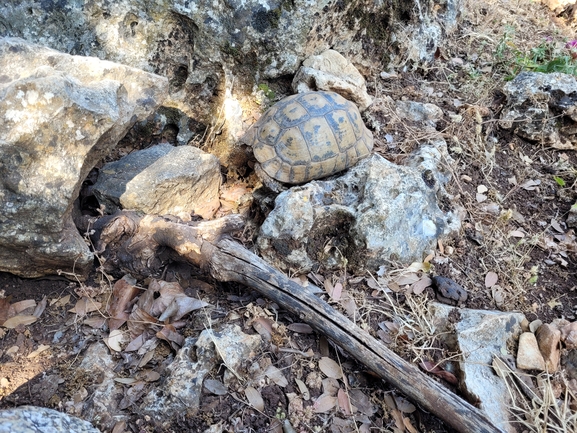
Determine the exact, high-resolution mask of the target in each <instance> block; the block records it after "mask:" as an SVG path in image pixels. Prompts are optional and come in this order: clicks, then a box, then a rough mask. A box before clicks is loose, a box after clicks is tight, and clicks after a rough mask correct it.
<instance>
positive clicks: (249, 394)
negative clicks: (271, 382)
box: [244, 386, 264, 412]
mask: <svg viewBox="0 0 577 433" xmlns="http://www.w3.org/2000/svg"><path fill="white" fill-rule="evenodd" d="M244 394H245V395H246V398H247V400H248V402H249V403H250V404H251V406H252V407H254V408H255V409H256V410H258V411H260V412H262V411H264V400H263V399H262V396H261V395H260V392H258V391H257V390H256V389H254V388H253V387H252V386H247V387H246V388H245V390H244Z"/></svg>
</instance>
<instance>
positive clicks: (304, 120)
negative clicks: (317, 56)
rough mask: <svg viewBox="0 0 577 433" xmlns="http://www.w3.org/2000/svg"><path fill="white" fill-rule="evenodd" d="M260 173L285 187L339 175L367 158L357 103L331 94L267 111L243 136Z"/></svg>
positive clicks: (302, 97)
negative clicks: (286, 184)
mask: <svg viewBox="0 0 577 433" xmlns="http://www.w3.org/2000/svg"><path fill="white" fill-rule="evenodd" d="M244 141H245V142H246V143H247V144H248V145H250V146H252V147H253V152H254V156H255V158H256V160H257V161H258V162H259V163H260V164H261V168H262V170H264V172H265V173H266V174H268V175H269V176H270V177H272V178H273V179H276V180H278V181H280V182H284V183H289V184H298V183H304V182H308V181H309V180H313V179H319V178H322V177H326V176H329V175H331V174H334V173H337V172H339V171H342V170H344V169H346V168H349V167H351V166H353V165H355V164H356V163H357V161H359V160H360V159H361V158H364V157H365V156H367V155H369V154H370V153H371V150H372V148H373V134H372V133H371V131H369V130H368V129H367V128H366V126H365V124H364V123H363V121H362V119H361V114H360V112H359V109H358V108H357V106H356V105H355V104H353V103H352V102H350V101H347V100H346V99H345V98H343V97H342V96H340V95H339V94H337V93H334V92H324V91H319V92H306V93H299V94H297V95H292V96H289V97H288V98H285V99H283V100H282V101H280V102H278V103H277V104H275V105H274V106H273V107H271V108H270V109H269V110H268V111H267V112H266V113H265V114H264V115H263V116H262V117H261V118H260V119H259V120H258V121H257V122H256V123H255V124H254V125H253V126H252V127H251V128H250V129H249V131H248V132H247V134H246V135H245V139H244Z"/></svg>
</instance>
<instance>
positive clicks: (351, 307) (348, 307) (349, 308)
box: [340, 292, 357, 319]
mask: <svg viewBox="0 0 577 433" xmlns="http://www.w3.org/2000/svg"><path fill="white" fill-rule="evenodd" d="M340 303H341V306H342V307H343V308H344V310H345V312H346V313H347V316H348V317H350V318H353V319H354V318H355V314H356V312H357V303H356V302H355V300H354V299H353V297H352V296H351V295H349V293H348V292H344V293H343V295H342V298H341V302H340Z"/></svg>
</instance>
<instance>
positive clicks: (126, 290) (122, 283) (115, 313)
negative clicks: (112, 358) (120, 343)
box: [106, 275, 140, 331]
mask: <svg viewBox="0 0 577 433" xmlns="http://www.w3.org/2000/svg"><path fill="white" fill-rule="evenodd" d="M134 284H136V280H135V279H134V278H132V277H131V276H130V275H125V276H124V277H122V278H121V279H120V280H118V281H117V282H116V283H115V284H114V287H113V289H112V299H111V301H110V303H109V304H108V305H107V308H106V311H107V312H108V314H109V315H110V319H109V320H108V327H109V328H110V330H111V331H112V330H114V329H118V328H120V327H121V326H122V325H124V323H125V322H126V321H127V320H128V314H129V313H128V312H127V311H126V310H127V309H128V308H129V307H130V305H132V303H133V301H134V298H136V296H137V295H138V294H139V293H140V290H139V289H138V288H137V287H135V286H134Z"/></svg>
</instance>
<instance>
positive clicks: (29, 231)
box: [0, 38, 167, 277]
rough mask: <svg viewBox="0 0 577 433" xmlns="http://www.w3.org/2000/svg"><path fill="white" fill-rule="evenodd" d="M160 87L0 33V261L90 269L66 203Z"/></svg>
mask: <svg viewBox="0 0 577 433" xmlns="http://www.w3.org/2000/svg"><path fill="white" fill-rule="evenodd" d="M166 94H167V80H166V78H162V77H159V76H156V75H153V74H149V73H146V72H143V71H140V70H138V69H134V68H130V67H127V66H123V65H118V64H114V63H111V62H107V61H102V60H99V59H96V58H87V57H77V56H70V55H68V54H63V53H60V52H57V51H54V50H51V49H49V48H45V47H41V46H38V45H32V44H29V43H28V42H25V41H23V40H21V39H14V38H4V39H0V271H7V272H12V273H14V274H18V275H21V276H24V277H38V276H42V275H45V274H53V273H56V271H57V270H58V269H61V270H62V271H64V272H75V273H77V274H79V275H80V276H82V275H83V274H84V273H85V272H86V271H87V269H88V267H89V266H90V265H91V264H92V259H93V257H92V253H91V252H90V251H89V249H88V246H87V245H86V244H85V242H84V241H83V239H82V237H81V236H80V235H79V233H78V231H77V230H76V228H75V227H74V225H73V223H72V218H71V211H72V203H73V202H74V200H75V199H76V197H77V196H78V192H79V190H80V187H81V184H82V182H83V181H84V179H85V178H86V176H87V174H88V172H89V171H90V170H91V169H92V167H93V166H94V165H95V164H96V162H97V161H99V160H100V159H101V158H102V157H103V155H105V154H106V153H107V152H108V151H109V149H111V148H112V147H114V146H115V145H116V143H117V142H118V141H119V140H120V139H121V138H122V137H123V136H124V135H125V134H126V132H127V131H128V129H129V128H130V127H131V126H132V125H133V124H134V123H135V122H136V121H137V120H142V119H144V118H146V117H147V116H148V115H149V114H150V113H152V112H154V111H155V110H156V109H157V108H158V107H159V105H160V103H161V102H162V100H163V99H164V98H165V97H166Z"/></svg>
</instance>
